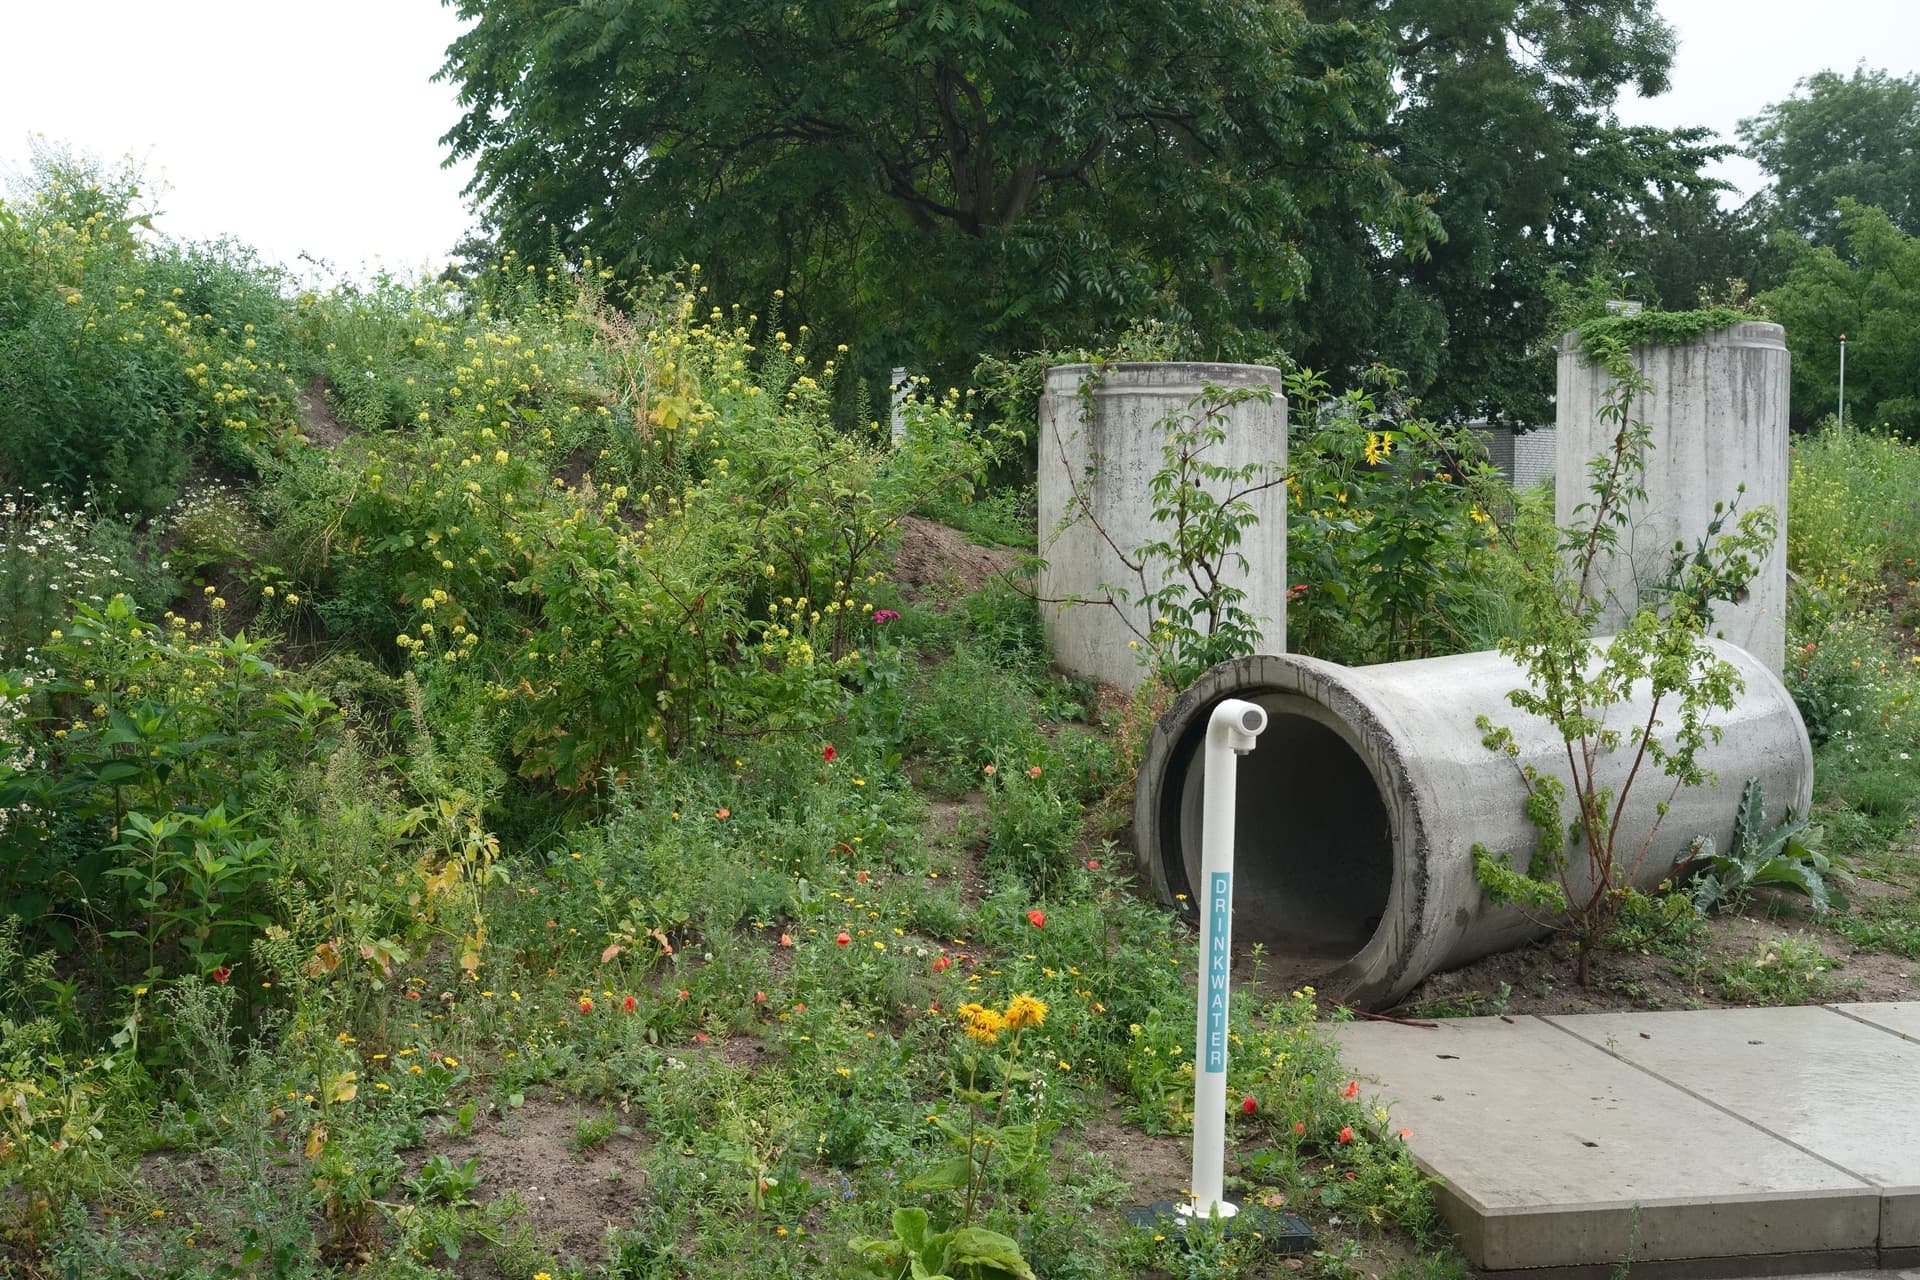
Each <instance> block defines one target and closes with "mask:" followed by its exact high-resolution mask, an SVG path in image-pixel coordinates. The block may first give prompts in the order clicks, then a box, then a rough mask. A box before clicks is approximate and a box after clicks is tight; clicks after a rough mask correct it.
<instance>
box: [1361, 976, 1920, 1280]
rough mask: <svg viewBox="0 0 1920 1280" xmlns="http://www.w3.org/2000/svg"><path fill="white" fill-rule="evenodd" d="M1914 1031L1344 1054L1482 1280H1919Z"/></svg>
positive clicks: (1454, 1024) (1388, 1037) (1631, 1029)
mask: <svg viewBox="0 0 1920 1280" xmlns="http://www.w3.org/2000/svg"><path fill="white" fill-rule="evenodd" d="M1883 1024H1884V1025H1883ZM1916 1024H1920V1004H1913V1003H1909V1004H1892V1005H1886V1004H1882V1005H1845V1006H1836V1007H1832V1008H1824V1007H1809V1008H1795V1009H1759V1010H1756V1009H1713V1010H1701V1011H1689V1012H1676V1013H1646V1014H1592V1015H1579V1016H1565V1017H1553V1018H1533V1017H1516V1018H1468V1019H1448V1020H1443V1021H1442V1022H1441V1023H1440V1026H1439V1028H1438V1029H1437V1030H1426V1029H1421V1028H1414V1027H1405V1026H1398V1025H1393V1024H1384V1023H1350V1024H1344V1025H1341V1026H1338V1027H1336V1028H1334V1030H1333V1034H1334V1035H1335V1036H1336V1037H1337V1038H1338V1039H1339V1041H1340V1044H1341V1051H1342V1056H1343V1060H1344V1061H1345V1062H1346V1063H1347V1065H1348V1066H1349V1068H1350V1069H1352V1070H1354V1071H1355V1072H1357V1073H1359V1074H1360V1076H1361V1077H1362V1078H1363V1079H1365V1080H1370V1081H1375V1082H1378V1084H1379V1085H1380V1096H1381V1098H1382V1100H1383V1101H1385V1102H1387V1103H1388V1104H1389V1105H1390V1106H1391V1108H1392V1117H1393V1118H1392V1122H1391V1123H1392V1124H1393V1125H1395V1126H1404V1127H1406V1128H1408V1129H1410V1130H1411V1136H1410V1137H1409V1138H1408V1143H1409V1145H1410V1146H1411V1148H1412V1150H1413V1154H1414V1156H1415V1157H1416V1159H1418V1160H1419V1162H1420V1163H1421V1165H1422V1166H1423V1167H1425V1168H1426V1169H1427V1170H1428V1171H1429V1172H1430V1173H1432V1174H1433V1175H1434V1176H1435V1177H1436V1178H1438V1179H1439V1180H1440V1181H1441V1183H1442V1184H1443V1191H1442V1194H1441V1205H1442V1209H1443V1210H1444V1211H1445V1212H1446V1214H1447V1216H1448V1219H1449V1221H1451V1222H1452V1223H1453V1224H1454V1226H1455V1228H1456V1229H1457V1230H1458V1231H1459V1232H1460V1234H1461V1238H1462V1242H1463V1244H1464V1245H1465V1247H1466V1250H1467V1254H1468V1256H1469V1258H1471V1259H1472V1260H1473V1261H1474V1263H1475V1264H1476V1265H1478V1266H1480V1267H1483V1268H1487V1269H1490V1270H1503V1269H1508V1268H1519V1267H1548V1268H1560V1269H1563V1270H1562V1272H1561V1274H1562V1275H1564V1276H1566V1277H1569V1278H1572V1277H1584V1276H1585V1275H1587V1274H1589V1272H1591V1274H1592V1275H1594V1276H1595V1277H1596V1280H1597V1278H1598V1277H1599V1276H1600V1275H1602V1274H1604V1273H1603V1272H1602V1271H1600V1270H1598V1269H1599V1268H1604V1267H1610V1266H1613V1265H1615V1264H1618V1263H1620V1262H1622V1261H1623V1260H1626V1259H1627V1258H1628V1257H1629V1250H1631V1255H1630V1256H1631V1258H1632V1260H1633V1261H1634V1262H1635V1263H1636V1268H1635V1274H1636V1275H1646V1274H1653V1275H1661V1276H1666V1275H1672V1276H1710V1275H1711V1276H1741V1275H1760V1274H1769V1275H1771V1274H1782V1273H1786V1272H1801V1273H1804V1272H1808V1271H1841V1270H1844V1269H1848V1268H1856V1267H1863V1266H1868V1267H1870V1266H1873V1265H1876V1264H1877V1265H1880V1266H1885V1267H1913V1266H1915V1265H1916V1264H1920V1236H1916V1235H1915V1234H1914V1229H1915V1227H1916V1226H1917V1225H1920V1192H1917V1189H1920V1040H1914V1039H1908V1038H1906V1036H1905V1035H1903V1034H1902V1032H1901V1031H1900V1030H1898V1029H1897V1028H1902V1027H1904V1028H1910V1029H1915V1030H1920V1026H1917V1025H1916ZM1638 1264H1653V1265H1652V1266H1651V1267H1642V1266H1640V1265H1638Z"/></svg>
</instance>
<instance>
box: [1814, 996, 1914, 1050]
mask: <svg viewBox="0 0 1920 1280" xmlns="http://www.w3.org/2000/svg"><path fill="white" fill-rule="evenodd" d="M1827 1007H1828V1008H1829V1009H1832V1010H1833V1011H1834V1012H1835V1013H1838V1014H1841V1015H1843V1016H1845V1017H1848V1018H1852V1019H1854V1020H1855V1021H1857V1022H1864V1023H1867V1024H1868V1025H1870V1026H1875V1027H1880V1028H1882V1029H1883V1030H1886V1031H1891V1032H1892V1033H1893V1034H1894V1035H1897V1036H1904V1037H1905V1038H1906V1039H1908V1040H1911V1041H1913V1042H1914V1043H1915V1044H1920V1000H1899V1001H1893V1002H1889V1003H1885V1004H1834V1005H1828V1006H1827Z"/></svg>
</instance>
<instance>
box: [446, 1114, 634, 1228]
mask: <svg viewBox="0 0 1920 1280" xmlns="http://www.w3.org/2000/svg"><path fill="white" fill-rule="evenodd" d="M612 1109H613V1110H614V1111H615V1113H616V1116H618V1108H612ZM608 1110H609V1107H608V1106H606V1105H601V1104H595V1103H589V1102H581V1101H549V1100H535V1099H532V1098H529V1099H528V1100H527V1102H526V1105H524V1106H521V1107H516V1108H514V1109H512V1110H510V1111H508V1112H506V1113H505V1114H503V1115H501V1116H498V1117H495V1118H493V1119H491V1120H488V1121H484V1122H482V1123H481V1124H480V1125H479V1126H477V1127H476V1128H475V1129H474V1131H473V1132H472V1133H470V1134H443V1135H440V1136H437V1137H433V1138H430V1139H428V1142H427V1147H426V1149H425V1150H424V1151H421V1152H419V1153H417V1154H418V1156H419V1160H418V1162H417V1163H424V1162H425V1160H426V1158H427V1157H428V1156H429V1155H442V1156H445V1157H447V1158H448V1159H449V1160H453V1161H457V1162H458V1161H465V1160H468V1159H471V1158H472V1157H474V1156H478V1157H480V1169H481V1171H482V1172H483V1173H485V1174H486V1181H485V1182H482V1183H481V1184H480V1186H479V1188H478V1189H477V1190H475V1191H474V1193H473V1198H474V1200H475V1201H476V1202H478V1203H481V1204H485V1203H487V1202H489V1201H492V1200H496V1199H498V1198H500V1197H501V1196H504V1195H507V1194H509V1193H517V1194H518V1196H519V1198H520V1200H521V1201H522V1202H524V1204H525V1206H526V1211H525V1213H524V1215H523V1216H522V1217H521V1219H520V1220H521V1221H523V1222H525V1223H527V1224H528V1225H529V1226H531V1227H532V1228H533V1229H534V1231H535V1232H537V1233H539V1234H540V1235H541V1236H542V1237H543V1238H545V1239H547V1240H549V1241H551V1242H552V1244H553V1246H554V1251H555V1252H556V1253H558V1254H560V1255H562V1256H572V1257H574V1258H577V1259H579V1260H581V1261H582V1262H592V1261H598V1260H599V1259H601V1258H603V1257H605V1253H606V1250H605V1245H604V1241H605V1238H606V1233H607V1230H608V1228H610V1227H620V1226H628V1225H631V1224H632V1223H633V1221H634V1216H635V1214H636V1213H638V1212H639V1210H640V1207H641V1196H642V1193H643V1192H644V1190H645V1188H646V1183H647V1170H646V1166H645V1164H644V1163H643V1157H644V1156H645V1154H646V1146H645V1144H644V1143H643V1141H642V1140H641V1139H640V1138H638V1137H636V1136H635V1135H634V1134H633V1133H631V1132H627V1133H616V1134H614V1135H613V1136H612V1137H611V1138H609V1139H608V1140H607V1141H606V1142H605V1143H603V1144H602V1145H600V1146H597V1147H593V1148H590V1149H588V1150H585V1151H579V1152H576V1151H575V1150H574V1149H573V1148H574V1141H575V1133H576V1132H577V1129H578V1126H579V1123H580V1121H581V1120H591V1119H597V1118H599V1117H601V1116H603V1115H605V1114H606V1113H607V1111H608ZM415 1168H416V1171H417V1164H416V1166H415Z"/></svg>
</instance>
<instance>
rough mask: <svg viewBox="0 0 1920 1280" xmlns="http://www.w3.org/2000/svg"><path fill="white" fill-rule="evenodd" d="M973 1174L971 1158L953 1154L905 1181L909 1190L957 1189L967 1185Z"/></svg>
mask: <svg viewBox="0 0 1920 1280" xmlns="http://www.w3.org/2000/svg"><path fill="white" fill-rule="evenodd" d="M972 1176H973V1159H972V1157H970V1156H955V1157H953V1158H952V1159H951V1160H942V1161H941V1162H940V1163H939V1164H937V1165H935V1166H933V1168H931V1169H929V1170H927V1171H926V1172H925V1173H923V1174H921V1175H920V1176H919V1177H917V1178H913V1179H911V1180H909V1181H908V1183H907V1190H909V1191H958V1190H959V1189H960V1188H962V1187H964V1186H966V1185H967V1180H968V1179H969V1178H970V1177H972Z"/></svg>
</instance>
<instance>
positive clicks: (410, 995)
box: [407, 991, 420, 1000]
mask: <svg viewBox="0 0 1920 1280" xmlns="http://www.w3.org/2000/svg"><path fill="white" fill-rule="evenodd" d="M419 998H420V993H419V992H418V991H409V992H407V999H409V1000H418V999H419Z"/></svg>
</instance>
